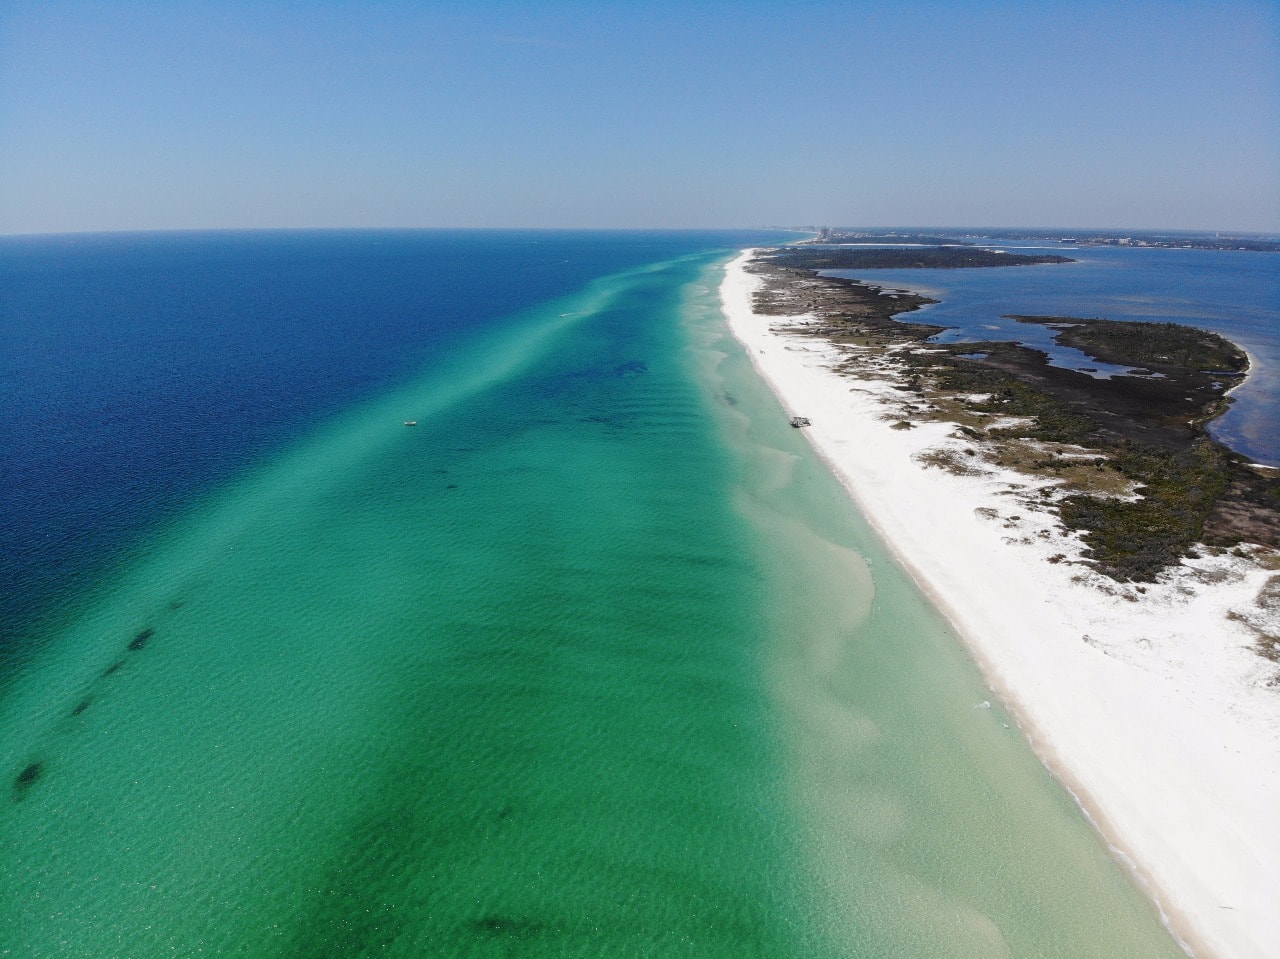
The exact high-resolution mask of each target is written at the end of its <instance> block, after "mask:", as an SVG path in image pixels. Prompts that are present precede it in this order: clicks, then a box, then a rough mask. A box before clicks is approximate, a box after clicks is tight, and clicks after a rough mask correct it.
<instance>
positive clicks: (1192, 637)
mask: <svg viewBox="0 0 1280 959" xmlns="http://www.w3.org/2000/svg"><path fill="white" fill-rule="evenodd" d="M752 253H753V251H751V250H747V251H745V252H743V253H742V254H741V255H739V256H738V257H737V258H735V259H734V260H733V261H731V262H730V263H729V264H728V265H727V266H726V267H725V278H724V280H723V282H722V284H721V289H720V296H721V303H722V307H723V309H724V312H725V315H726V319H727V321H728V325H729V327H730V329H731V331H732V333H733V335H734V336H735V338H737V339H738V341H739V342H740V343H741V344H742V345H743V346H744V348H745V349H746V350H747V352H748V354H749V355H750V357H751V361H752V364H753V366H754V367H755V369H756V370H757V372H758V373H759V374H760V375H761V376H762V377H763V378H764V379H765V381H766V382H767V383H768V384H769V386H770V388H771V389H772V390H773V392H774V393H775V394H776V395H777V397H778V398H779V400H780V401H781V403H782V405H783V407H784V409H785V410H786V412H787V415H795V416H804V417H807V418H809V419H810V420H811V421H812V425H811V426H809V427H807V428H806V433H807V434H808V438H809V441H810V444H811V445H812V447H813V448H814V449H815V451H816V452H817V453H818V455H819V456H820V457H821V458H822V460H823V461H824V463H826V465H827V466H828V468H830V469H831V470H832V472H833V473H834V474H835V475H836V477H837V478H838V479H839V480H840V481H841V483H842V484H843V485H844V486H845V488H846V490H847V491H848V492H849V494H850V496H851V497H852V498H853V500H854V502H855V503H856V505H857V506H858V508H859V509H860V511H861V512H862V513H863V514H864V515H865V516H866V518H867V520H868V521H869V522H870V523H871V525H872V526H873V527H874V528H875V530H876V532H877V533H878V534H879V535H880V537H881V538H882V540H883V541H884V542H885V543H886V545H887V546H888V548H889V550H890V552H891V553H892V554H893V555H894V556H895V558H896V559H897V560H898V561H899V563H900V564H901V565H902V566H903V567H904V568H905V569H906V571H907V572H908V573H909V574H910V575H911V577H912V579H913V580H914V581H915V582H916V583H917V585H918V586H919V587H920V588H921V590H922V591H923V592H924V593H925V594H926V595H927V596H928V597H929V599H930V600H931V602H933V604H934V605H935V606H936V607H937V608H938V609H939V610H940V612H942V613H943V615H944V616H946V618H947V619H948V620H949V621H950V622H951V624H952V626H953V628H954V629H955V631H956V633H957V634H958V636H959V637H960V639H961V640H962V641H963V642H964V643H965V645H966V647H967V648H968V650H969V652H970V655H971V656H972V657H973V658H974V659H975V661H976V662H977V664H978V666H979V668H980V669H981V671H982V673H983V676H984V678H985V679H986V681H987V682H988V684H989V685H990V686H991V687H992V689H993V690H994V691H995V692H996V694H997V695H999V696H1000V697H1001V698H1002V699H1004V701H1005V702H1006V703H1007V704H1008V706H1009V707H1010V709H1011V711H1012V712H1013V713H1014V714H1015V715H1016V716H1017V717H1018V720H1019V725H1020V727H1021V729H1022V732H1023V735H1024V736H1025V737H1026V738H1027V740H1028V741H1029V743H1030V744H1031V747H1032V749H1033V750H1034V752H1035V753H1036V755H1037V756H1038V757H1039V758H1040V760H1041V761H1042V762H1043V763H1044V764H1045V766H1046V767H1047V768H1048V769H1049V770H1050V771H1051V772H1052V773H1053V774H1054V775H1055V777H1056V778H1057V779H1058V780H1059V782H1061V783H1062V784H1063V786H1064V787H1065V788H1066V789H1067V790H1068V791H1069V792H1070V793H1071V795H1072V796H1073V797H1074V798H1075V800H1076V802H1077V804H1078V805H1079V806H1080V808H1081V809H1082V810H1083V811H1084V813H1085V815H1086V816H1087V817H1088V818H1089V819H1090V821H1091V822H1092V823H1093V824H1094V826H1095V827H1096V828H1097V830H1098V831H1099V833H1100V834H1101V835H1102V836H1103V838H1104V840H1105V841H1106V842H1107V843H1108V845H1109V846H1110V847H1111V849H1112V851H1113V854H1114V855H1115V856H1116V857H1117V858H1118V859H1119V860H1120V861H1121V862H1122V863H1123V864H1124V865H1125V866H1126V867H1127V868H1128V869H1129V871H1130V872H1131V873H1132V874H1133V875H1134V877H1135V879H1136V880H1137V881H1138V883H1139V884H1140V885H1141V886H1142V888H1143V889H1144V890H1145V891H1146V892H1147V894H1148V896H1149V897H1150V898H1151V899H1152V900H1153V901H1154V903H1155V905H1156V908H1157V909H1158V910H1159V911H1160V914H1161V916H1162V918H1163V919H1164V920H1165V922H1166V925H1167V926H1168V927H1169V928H1170V930H1171V931H1172V932H1173V934H1174V935H1175V936H1176V937H1177V939H1178V941H1179V942H1180V943H1181V944H1182V945H1183V946H1184V948H1186V949H1187V950H1188V951H1190V952H1191V953H1192V954H1193V955H1195V956H1197V957H1204V956H1216V957H1219V959H1245V957H1263V956H1268V957H1278V956H1280V916H1277V915H1276V914H1275V909H1274V902H1275V900H1276V897H1277V895H1280V816H1278V815H1277V814H1276V810H1277V809H1280V691H1277V690H1276V689H1275V688H1268V686H1267V683H1268V681H1269V680H1271V679H1272V678H1273V674H1274V664H1271V663H1268V661H1267V660H1266V659H1264V658H1263V657H1262V656H1260V655H1258V654H1257V653H1256V652H1254V651H1252V649H1250V648H1249V647H1250V646H1251V645H1252V644H1253V643H1255V642H1256V637H1253V636H1252V635H1251V634H1250V632H1249V630H1248V629H1247V628H1246V626H1245V625H1243V624H1242V623H1240V622H1237V621H1232V620H1231V619H1228V615H1229V614H1235V615H1237V616H1238V615H1241V614H1240V613H1237V612H1236V611H1237V610H1246V611H1250V610H1251V609H1252V607H1251V606H1250V604H1252V603H1253V602H1254V600H1255V598H1256V597H1257V595H1258V590H1259V589H1261V588H1262V586H1263V584H1264V583H1265V582H1266V580H1267V578H1268V576H1269V573H1268V572H1267V571H1266V570H1262V569H1260V568H1258V567H1257V566H1256V564H1253V563H1251V562H1250V561H1248V560H1246V559H1239V558H1236V557H1231V556H1214V557H1205V558H1202V559H1198V560H1195V561H1185V562H1184V563H1183V564H1182V566H1181V567H1179V568H1178V569H1177V570H1176V571H1174V572H1173V573H1171V574H1170V575H1168V576H1163V577H1161V579H1160V582H1158V583H1156V584H1152V585H1149V586H1144V587H1136V586H1135V585H1134V584H1120V583H1116V582H1115V581H1113V580H1108V579H1106V578H1105V577H1103V576H1101V575H1100V574H1097V573H1084V574H1082V573H1080V572H1079V571H1080V570H1081V569H1082V568H1083V567H1082V566H1080V565H1079V564H1078V563H1076V562H1072V561H1068V562H1062V561H1061V560H1060V559H1057V560H1055V559H1051V558H1050V556H1051V554H1057V555H1059V556H1060V555H1061V554H1062V553H1067V554H1068V555H1069V557H1070V559H1071V560H1078V559H1079V557H1080V554H1081V552H1082V550H1083V546H1082V544H1081V543H1080V542H1079V538H1078V537H1077V536H1075V535H1073V534H1070V533H1069V532H1068V531H1066V530H1065V529H1063V528H1062V526H1061V524H1060V523H1058V522H1057V521H1056V518H1055V517H1052V516H1049V515H1047V514H1045V513H1044V512H1042V511H1037V509H1036V506H1035V504H1034V502H1032V500H1031V496H1030V494H1032V493H1034V492H1036V491H1038V490H1040V489H1043V488H1044V487H1045V486H1046V485H1047V483H1046V481H1045V480H1044V479H1043V478H1036V477H1031V476H1027V475H1025V474H1020V473H1016V472H1014V471H1012V470H1009V469H1003V468H999V467H993V468H988V469H984V470H981V471H977V475H955V474H954V473H949V472H944V471H943V470H939V469H927V468H925V466H924V465H923V464H921V463H920V462H919V461H918V460H917V457H918V456H919V455H920V454H921V453H924V452H926V451H932V450H938V449H943V450H948V451H952V452H959V453H963V452H965V449H966V442H967V441H966V440H965V439H964V438H963V437H962V436H959V435H957V434H956V430H955V426H954V424H950V423H946V422H921V423H918V424H915V426H914V428H912V429H909V430H902V429H897V430H895V429H894V428H893V427H891V425H890V423H891V421H892V420H893V419H894V418H896V417H895V416H894V415H891V412H892V411H893V410H894V409H895V404H898V405H900V404H901V402H902V394H901V393H900V392H897V391H895V390H894V385H893V381H892V375H890V376H889V377H886V376H885V375H884V371H883V367H881V368H880V369H879V370H878V371H877V372H876V373H875V375H874V377H867V376H852V375H850V374H849V373H847V372H837V371H836V370H835V369H833V367H834V366H835V365H836V363H837V362H847V361H848V360H849V359H850V358H851V357H854V358H856V356H857V353H858V349H857V347H851V346H838V345H836V344H834V343H831V342H828V341H825V340H820V339H817V338H815V337H812V336H808V337H806V336H802V335H797V334H794V333H793V334H787V333H785V332H779V331H776V330H774V329H773V328H774V327H788V326H790V327H795V326H798V325H802V324H803V323H804V322H805V321H806V319H807V317H806V315H804V314H799V315H792V316H762V315H759V314H756V313H755V312H754V310H753V309H752V299H751V297H752V292H753V291H754V290H755V289H756V287H757V286H758V285H759V283H760V280H759V279H758V278H757V277H755V276H753V275H751V274H749V273H748V272H747V271H746V265H747V263H748V262H749V260H750V258H751V256H752ZM1009 534H1011V535H1009Z"/></svg>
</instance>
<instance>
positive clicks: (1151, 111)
mask: <svg viewBox="0 0 1280 959" xmlns="http://www.w3.org/2000/svg"><path fill="white" fill-rule="evenodd" d="M806 223H827V224H835V225H889V224H897V225H934V226H961V225H1009V226H1035V225H1043V226H1070V227H1086V226H1099V227H1133V228H1143V227H1147V228H1197V229H1224V230H1260V231H1280V5H1278V4H1276V3H1275V2H1246V0H1240V2H1218V3H1194V2H1178V0H1161V2H1153V3H1140V2H1133V3H1126V2H1106V3H1090V2H1060V3H1059V2H1043V3H1028V2H1022V3H994V2H993V3H965V2H960V0H956V2H951V3H940V2H937V3H916V4H912V3H904V2H893V3H888V2H884V3H877V2H865V3H859V2H852V0H850V2H810V3H806V2H790V3H782V2H771V3H759V2H751V0H739V2H734V3H709V2H703V3H699V2H696V0H690V2H685V3H680V4H675V3H671V4H666V3H629V4H621V3H608V2H602V0H597V2H594V3H589V4H588V3H565V2H561V3H554V2H547V3H482V2H477V0H473V2H471V3H466V4H463V3H431V2H418V3H407V2H383V3H377V2H367V3H324V2H315V0H313V2H306V3H270V2H255V3H184V2H181V0H171V2H167V3H131V2H128V0H121V2H113V3H64V2H57V0H52V2H39V3H37V2H27V0H7V2H6V3H5V4H4V5H3V10H2V12H0V233H26V232H49V231H74V230H114V229H167V228H204V227H306V226H530V227H714V226H756V225H762V224H806Z"/></svg>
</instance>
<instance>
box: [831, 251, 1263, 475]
mask: <svg viewBox="0 0 1280 959" xmlns="http://www.w3.org/2000/svg"><path fill="white" fill-rule="evenodd" d="M997 242H998V240H997ZM1000 248H1001V249H1027V251H1028V252H1033V251H1034V252H1041V251H1042V250H1043V251H1044V252H1050V253H1061V254H1062V255H1063V256H1069V257H1072V258H1073V259H1075V260H1077V261H1078V262H1076V263H1067V264H1045V265H1041V266H1030V267H1008V268H997V269H979V270H936V269H926V270H856V271H845V270H837V271H833V272H834V273H835V274H836V275H840V276H850V277H857V278H861V279H866V280H867V281H868V282H871V283H875V284H877V285H882V286H887V287H902V288H905V289H910V290H924V291H928V292H929V293H930V295H932V296H934V297H935V298H937V299H939V300H941V301H942V302H940V303H938V304H937V305H934V306H928V307H925V308H924V310H922V311H921V312H919V313H916V314H914V315H913V316H914V317H915V318H918V319H919V320H920V321H921V322H927V323H937V324H939V325H944V326H951V327H954V328H955V329H953V330H949V331H947V332H946V333H943V334H941V335H940V336H939V339H940V340H943V341H945V342H962V343H963V342H973V341H977V340H984V339H1001V340H1015V341H1018V342H1022V343H1026V344H1027V345H1029V346H1033V347H1035V348H1036V349H1042V350H1045V351H1046V352H1047V353H1049V355H1050V357H1051V359H1052V361H1053V362H1056V363H1058V365H1061V366H1066V367H1069V368H1072V369H1079V368H1081V367H1099V366H1100V365H1101V364H1098V363H1097V362H1095V361H1092V360H1090V359H1089V358H1087V357H1085V356H1084V355H1083V354H1080V353H1078V351H1076V350H1071V349H1066V348H1063V347H1059V346H1057V344H1055V343H1054V342H1053V331H1052V330H1049V329H1048V328H1046V327H1041V326H1036V325H1034V324H1026V323H1018V322H1017V321H1016V320H1011V319H1008V318H1007V314H1011V313H1012V314H1022V315H1032V316H1080V317H1104V318H1106V319H1113V320H1141V321H1144V322H1153V323H1183V324H1186V325H1188V326H1198V327H1201V328H1203V329H1207V330H1213V331H1214V332H1216V333H1221V334H1222V335H1223V336H1225V337H1227V339H1229V340H1231V341H1232V342H1234V343H1237V344H1239V345H1240V346H1242V347H1244V348H1245V349H1246V350H1248V351H1249V354H1250V357H1251V358H1252V366H1251V369H1250V375H1249V377H1248V378H1247V380H1246V382H1245V383H1244V385H1243V386H1241V387H1240V388H1238V389H1237V390H1235V391H1233V393H1232V395H1233V397H1234V398H1235V403H1234V404H1233V406H1232V407H1231V409H1230V410H1228V411H1227V413H1226V414H1225V415H1224V416H1222V417H1220V418H1219V419H1217V420H1216V421H1215V422H1214V423H1213V426H1212V428H1211V429H1212V432H1213V434H1214V436H1215V437H1216V438H1217V439H1218V440H1219V441H1220V442H1222V443H1225V444H1226V445H1227V446H1230V447H1231V448H1232V449H1235V450H1238V451H1239V452H1241V453H1243V454H1245V455H1246V456H1249V457H1251V458H1253V459H1254V460H1256V461H1257V462H1260V463H1266V464H1268V465H1271V466H1280V429H1277V428H1276V424H1277V423H1280V254H1276V253H1251V252H1247V251H1240V250H1232V251H1224V250H1166V249H1152V248H1147V249H1143V248H1138V247H1080V248H1075V247H1064V246H1059V245H1054V246H1053V247H1052V248H1051V249H1050V248H1043V247H1031V246H1029V245H1028V244H1026V243H1020V242H1018V241H1010V242H1008V243H1005V244H1003V245H1002V246H1001V247H1000Z"/></svg>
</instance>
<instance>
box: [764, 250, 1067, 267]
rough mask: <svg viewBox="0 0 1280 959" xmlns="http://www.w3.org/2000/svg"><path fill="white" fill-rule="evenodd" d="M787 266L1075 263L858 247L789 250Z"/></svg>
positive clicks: (777, 255)
mask: <svg viewBox="0 0 1280 959" xmlns="http://www.w3.org/2000/svg"><path fill="white" fill-rule="evenodd" d="M773 259H774V260H775V261H776V262H777V263H779V264H780V265H783V266H789V267H793V268H796V269H802V270H907V269H923V268H925V267H932V268H935V269H965V268H971V267H985V266H1032V265H1035V264H1039V263H1074V262H1075V261H1074V260H1072V259H1071V258H1070V257H1066V256H1057V255H1056V254H1051V255H1048V256H1038V255H1037V256H1031V255H1028V254H1025V253H1005V252H1003V251H1000V250H986V249H980V248H977V247H968V246H926V247H909V248H904V249H878V248H876V247H857V248H849V249H830V248H821V247H804V248H797V247H786V248H783V249H781V250H776V251H774V252H773Z"/></svg>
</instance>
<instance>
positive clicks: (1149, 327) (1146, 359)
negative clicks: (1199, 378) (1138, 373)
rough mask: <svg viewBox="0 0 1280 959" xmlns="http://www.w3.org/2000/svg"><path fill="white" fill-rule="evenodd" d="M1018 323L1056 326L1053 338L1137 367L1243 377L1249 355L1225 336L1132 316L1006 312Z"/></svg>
mask: <svg viewBox="0 0 1280 959" xmlns="http://www.w3.org/2000/svg"><path fill="white" fill-rule="evenodd" d="M1010 318H1011V319H1015V320H1017V321H1018V322H1020V323H1039V324H1042V325H1045V326H1051V327H1058V328H1059V332H1058V335H1057V336H1056V337H1055V339H1056V340H1057V341H1058V342H1059V343H1061V344H1063V345H1064V346H1073V347H1075V348H1076V349H1078V350H1081V351H1082V352H1085V353H1088V354H1089V355H1090V356H1092V357H1094V358H1095V359H1099V360H1102V361H1103V362H1104V363H1112V364H1115V365H1128V366H1141V367H1145V368H1146V369H1149V370H1154V371H1157V372H1163V373H1173V374H1175V375H1176V374H1177V373H1178V372H1179V371H1182V370H1201V371H1206V372H1216V373H1222V374H1226V375H1235V376H1244V374H1245V372H1246V371H1247V370H1248V368H1249V357H1248V355H1247V354H1246V353H1245V352H1244V350H1242V349H1240V347H1238V346H1236V345H1235V344H1234V343H1232V342H1230V341H1229V340H1226V339H1223V338H1222V337H1221V336H1219V335H1218V334H1216V333H1209V332H1206V331H1205V330H1201V329H1197V328H1196V327H1194V326H1181V325H1179V324H1177V323H1137V322H1134V321H1131V320H1103V319H1089V320H1082V319H1079V318H1076V317H1069V316H1016V315H1015V316H1011V317H1010Z"/></svg>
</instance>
